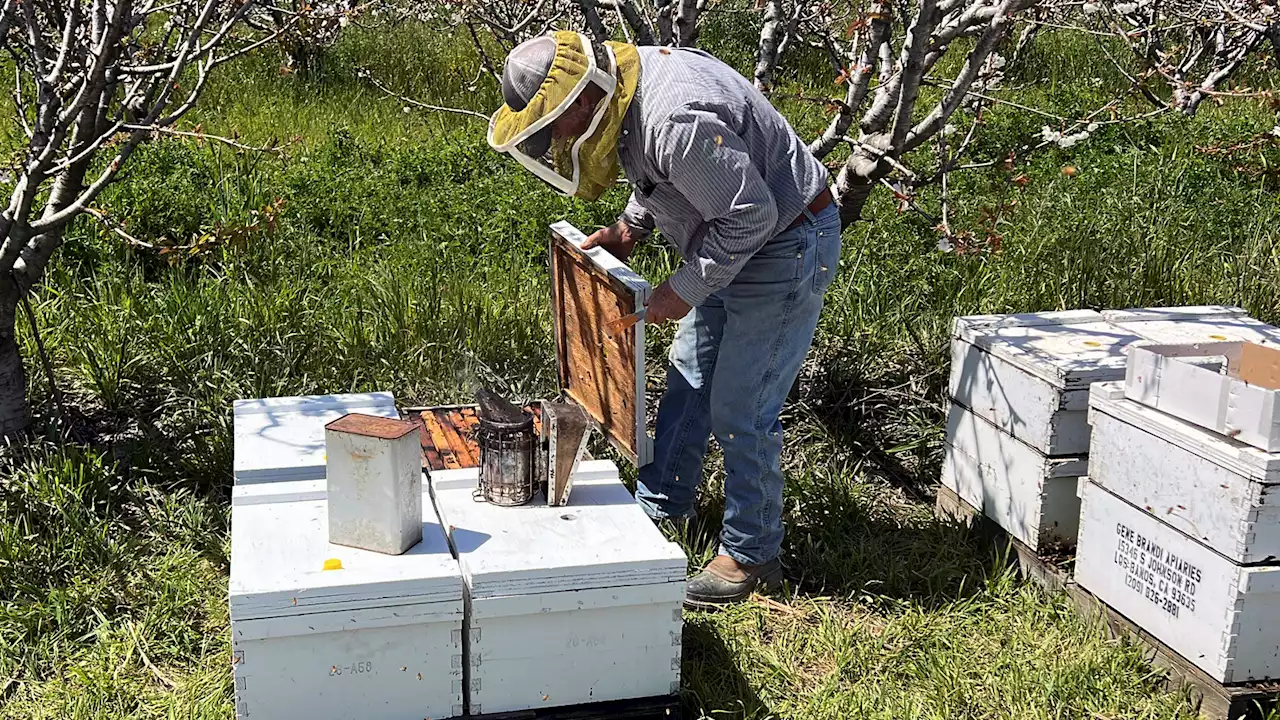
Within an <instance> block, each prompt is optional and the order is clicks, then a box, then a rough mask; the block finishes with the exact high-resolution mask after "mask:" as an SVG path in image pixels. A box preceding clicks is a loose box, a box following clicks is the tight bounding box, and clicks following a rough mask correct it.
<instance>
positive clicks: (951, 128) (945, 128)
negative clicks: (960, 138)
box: [942, 123, 956, 135]
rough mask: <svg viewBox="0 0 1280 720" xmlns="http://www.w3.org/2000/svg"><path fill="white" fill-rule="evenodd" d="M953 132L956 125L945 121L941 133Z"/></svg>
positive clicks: (949, 133)
mask: <svg viewBox="0 0 1280 720" xmlns="http://www.w3.org/2000/svg"><path fill="white" fill-rule="evenodd" d="M955 132H956V126H955V125H952V124H951V123H947V124H946V125H944V126H943V128H942V134H943V135H954V134H955Z"/></svg>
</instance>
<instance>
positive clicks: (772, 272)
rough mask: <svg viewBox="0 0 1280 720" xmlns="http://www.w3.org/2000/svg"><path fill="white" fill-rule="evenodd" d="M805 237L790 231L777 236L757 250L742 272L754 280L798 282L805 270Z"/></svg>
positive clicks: (746, 277) (746, 278) (745, 278)
mask: <svg viewBox="0 0 1280 720" xmlns="http://www.w3.org/2000/svg"><path fill="white" fill-rule="evenodd" d="M804 241H805V238H804V234H803V233H795V232H790V233H786V234H783V235H779V236H778V237H775V238H774V239H773V240H770V241H769V242H768V243H766V244H765V246H764V247H762V248H760V249H759V250H757V251H756V253H755V254H754V255H752V256H751V259H750V260H748V261H747V263H746V265H744V266H743V267H742V272H741V274H742V275H743V276H744V277H743V279H744V280H750V281H753V282H780V281H789V282H796V281H798V280H799V279H800V276H801V273H802V272H804V260H805V258H804V250H805V247H804V246H805V242H804Z"/></svg>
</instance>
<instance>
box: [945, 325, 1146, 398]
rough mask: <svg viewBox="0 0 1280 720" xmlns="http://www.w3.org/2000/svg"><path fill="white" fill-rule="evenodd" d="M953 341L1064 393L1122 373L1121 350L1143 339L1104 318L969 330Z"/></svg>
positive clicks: (965, 327)
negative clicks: (960, 342)
mask: <svg viewBox="0 0 1280 720" xmlns="http://www.w3.org/2000/svg"><path fill="white" fill-rule="evenodd" d="M956 337H957V338H958V339H960V340H963V341H965V342H968V343H970V344H972V345H975V346H977V347H978V348H979V349H982V350H985V351H986V352H988V353H990V354H991V355H993V356H995V357H997V358H999V359H1001V360H1004V361H1006V362H1008V363H1011V364H1013V365H1014V366H1015V367H1017V368H1019V369H1021V370H1023V371H1024V372H1026V373H1028V374H1031V375H1033V376H1034V377H1037V378H1039V379H1041V380H1043V381H1045V382H1047V383H1049V384H1050V385H1052V386H1053V387H1056V388H1060V389H1062V390H1079V389H1088V387H1089V383H1091V382H1094V381H1097V380H1111V379H1116V378H1119V377H1122V376H1123V374H1124V355H1123V353H1122V351H1123V349H1124V347H1125V346H1126V345H1128V344H1129V343H1132V342H1136V341H1138V340H1140V339H1141V338H1140V337H1139V336H1138V335H1137V334H1135V333H1133V332H1129V331H1127V330H1122V329H1119V328H1117V327H1115V326H1114V325H1112V324H1110V323H1107V322H1104V321H1102V320H1094V321H1092V322H1072V323H1069V324H1061V323H1051V322H1048V321H1045V322H1039V323H1036V324H1029V323H1028V324H1015V325H991V326H977V327H972V326H970V325H966V324H963V323H961V324H958V333H957V335H956Z"/></svg>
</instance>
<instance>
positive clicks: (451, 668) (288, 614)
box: [228, 480, 465, 720]
mask: <svg viewBox="0 0 1280 720" xmlns="http://www.w3.org/2000/svg"><path fill="white" fill-rule="evenodd" d="M326 495H327V484H326V481H325V480H307V481H284V482H276V483H267V484H260V485H253V484H251V485H244V486H239V487H236V488H235V489H234V490H233V504H232V509H231V578H230V582H229V587H228V591H229V598H230V599H229V604H230V614H231V639H232V652H233V661H234V677H235V688H236V690H235V702H236V717H237V718H246V719H250V720H258V719H266V720H272V719H274V718H295V717H308V718H372V719H374V720H404V719H406V718H416V717H433V718H447V717H458V716H461V715H462V703H463V691H462V673H463V647H462V630H463V626H464V623H465V614H464V613H465V599H464V586H463V581H462V573H461V570H460V569H459V568H458V565H457V561H456V560H455V559H454V558H453V556H452V555H451V554H450V552H449V546H448V541H447V539H446V537H445V534H444V530H443V528H442V527H441V526H440V524H439V523H438V522H437V521H436V517H435V513H434V509H432V508H430V503H429V502H428V503H427V505H428V517H427V519H426V520H425V521H423V522H421V531H422V533H423V541H422V542H421V543H419V544H418V545H417V546H415V547H414V548H411V549H410V550H409V551H408V552H406V553H405V554H403V555H386V554H382V553H378V552H371V551H368V550H360V549H356V548H351V547H345V546H342V545H334V544H331V543H330V542H329V541H328V522H327V515H328V513H327V501H326V499H325V497H326ZM419 498H421V495H419ZM326 560H337V561H340V563H341V568H340V569H330V570H325V569H324V567H325V562H326Z"/></svg>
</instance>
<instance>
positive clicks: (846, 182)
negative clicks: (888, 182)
mask: <svg viewBox="0 0 1280 720" xmlns="http://www.w3.org/2000/svg"><path fill="white" fill-rule="evenodd" d="M858 159H859V158H858V156H857V154H856V153H855V155H854V156H853V157H851V158H850V159H849V161H848V162H846V163H845V166H844V167H842V168H840V173H839V174H838V175H836V187H835V196H836V205H837V206H839V208H840V227H841V228H847V227H849V226H850V225H852V224H854V223H855V222H857V221H859V220H861V219H862V208H863V207H865V206H866V204H867V199H868V198H870V197H871V191H872V190H874V189H875V187H876V182H877V181H879V179H880V177H883V175H884V171H883V170H881V169H880V168H879V167H878V165H876V164H875V163H874V161H873V162H872V163H871V167H874V169H873V170H872V171H871V174H870V175H864V174H862V173H860V172H858V171H857V170H855V169H854V167H852V166H853V165H855V164H856V163H855V160H858ZM864 164H866V163H865V162H864Z"/></svg>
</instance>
